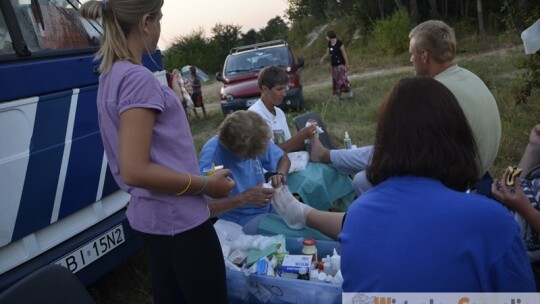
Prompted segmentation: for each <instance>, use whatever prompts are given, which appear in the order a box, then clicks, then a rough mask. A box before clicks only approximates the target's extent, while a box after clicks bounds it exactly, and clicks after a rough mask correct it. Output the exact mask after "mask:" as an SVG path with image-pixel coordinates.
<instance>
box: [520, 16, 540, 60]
mask: <svg viewBox="0 0 540 304" xmlns="http://www.w3.org/2000/svg"><path fill="white" fill-rule="evenodd" d="M521 40H523V46H524V47H525V54H534V53H536V52H537V51H538V50H540V19H538V20H536V22H535V23H534V24H533V25H531V26H529V27H528V28H527V29H526V30H524V31H523V32H521Z"/></svg>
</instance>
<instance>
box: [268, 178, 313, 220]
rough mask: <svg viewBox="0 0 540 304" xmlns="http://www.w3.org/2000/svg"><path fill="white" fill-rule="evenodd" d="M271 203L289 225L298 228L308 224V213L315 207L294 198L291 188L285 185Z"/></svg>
mask: <svg viewBox="0 0 540 304" xmlns="http://www.w3.org/2000/svg"><path fill="white" fill-rule="evenodd" d="M271 204H272V206H273V207H274V208H275V209H276V211H277V213H278V214H279V215H280V216H281V217H282V218H283V220H284V221H285V223H286V224H287V226H289V228H291V229H296V230H298V229H302V228H304V227H305V226H306V219H307V215H308V213H309V212H310V211H311V210H313V207H310V206H308V205H306V204H304V203H301V202H299V201H298V200H297V199H296V198H294V196H293V195H292V193H291V192H290V191H289V188H287V186H285V185H284V186H282V187H281V189H279V190H277V191H276V193H275V194H274V197H273V198H272V201H271Z"/></svg>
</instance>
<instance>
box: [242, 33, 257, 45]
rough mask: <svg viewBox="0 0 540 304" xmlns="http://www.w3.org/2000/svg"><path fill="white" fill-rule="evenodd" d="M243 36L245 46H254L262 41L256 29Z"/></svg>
mask: <svg viewBox="0 0 540 304" xmlns="http://www.w3.org/2000/svg"><path fill="white" fill-rule="evenodd" d="M241 36H242V44H243V45H248V44H254V43H257V42H259V41H261V38H260V35H259V33H257V31H256V30H254V29H250V30H249V31H247V33H245V34H242V35H241Z"/></svg>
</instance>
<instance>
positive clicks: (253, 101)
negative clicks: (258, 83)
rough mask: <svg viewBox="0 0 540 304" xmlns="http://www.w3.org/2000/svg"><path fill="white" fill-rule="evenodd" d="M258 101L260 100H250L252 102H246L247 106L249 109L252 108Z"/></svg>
mask: <svg viewBox="0 0 540 304" xmlns="http://www.w3.org/2000/svg"><path fill="white" fill-rule="evenodd" d="M257 100H259V99H258V98H256V99H250V100H248V101H246V106H248V107H250V106H252V105H253V104H254V103H256V102H257Z"/></svg>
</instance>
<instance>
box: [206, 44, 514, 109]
mask: <svg viewBox="0 0 540 304" xmlns="http://www.w3.org/2000/svg"><path fill="white" fill-rule="evenodd" d="M519 51H523V46H522V45H517V46H511V47H506V48H500V49H497V50H492V51H489V52H481V53H475V54H464V55H458V56H457V57H456V59H455V61H456V62H457V63H458V64H459V62H460V61H464V60H473V59H475V58H478V57H481V56H482V57H486V56H493V57H504V56H507V54H508V53H510V52H519ZM408 71H409V72H410V73H411V75H412V74H413V73H414V69H413V67H412V65H407V66H399V67H392V68H384V69H378V70H370V71H366V72H362V73H355V74H351V75H349V79H351V80H352V79H366V78H371V77H378V76H385V75H393V74H399V73H404V72H408ZM321 85H322V86H330V85H331V83H330V82H329V81H327V80H324V81H313V82H306V81H304V83H303V87H304V90H310V89H313V88H315V87H318V86H321ZM220 87H221V82H219V81H214V82H212V83H210V84H207V85H205V86H204V87H203V90H204V92H205V106H206V109H207V110H212V111H221V108H220V104H219V89H220Z"/></svg>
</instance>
